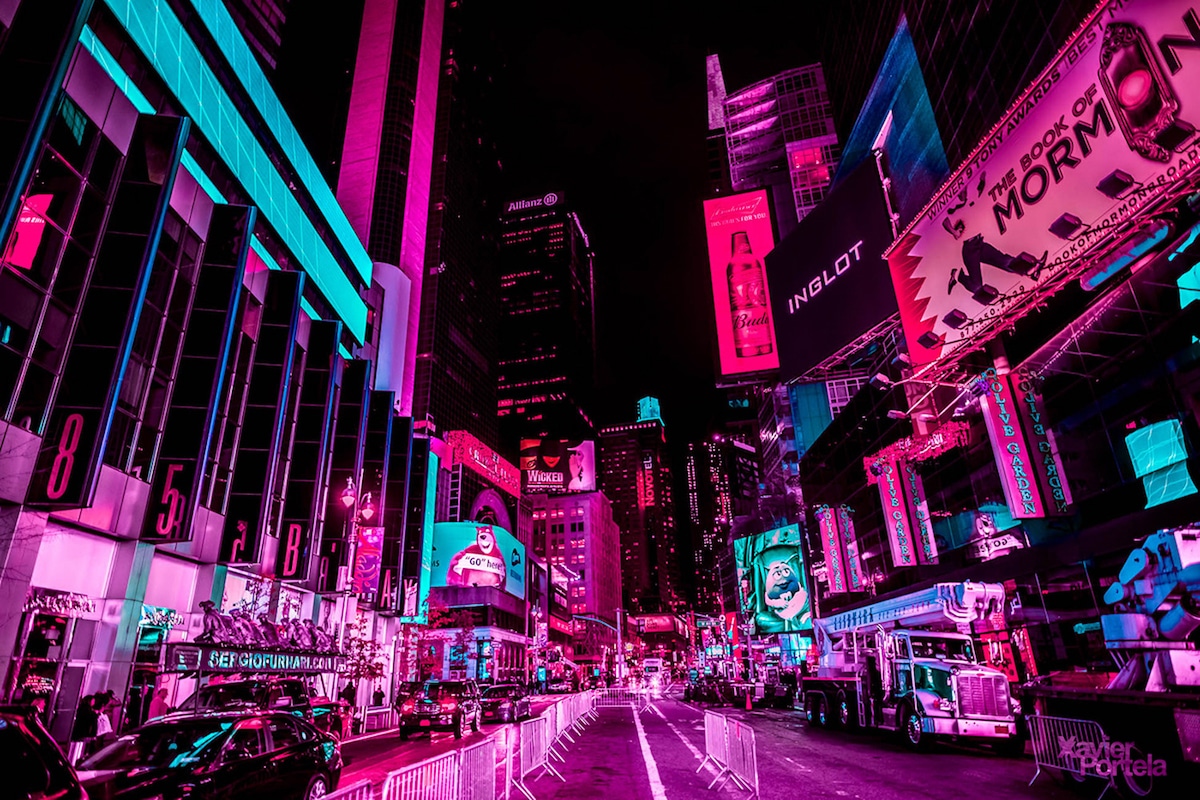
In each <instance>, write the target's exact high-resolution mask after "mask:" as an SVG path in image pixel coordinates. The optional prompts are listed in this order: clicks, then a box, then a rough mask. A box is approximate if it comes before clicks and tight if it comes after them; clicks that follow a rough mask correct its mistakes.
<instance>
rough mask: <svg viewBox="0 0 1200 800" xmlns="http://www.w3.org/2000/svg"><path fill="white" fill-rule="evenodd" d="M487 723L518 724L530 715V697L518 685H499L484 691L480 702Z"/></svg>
mask: <svg viewBox="0 0 1200 800" xmlns="http://www.w3.org/2000/svg"><path fill="white" fill-rule="evenodd" d="M480 704H481V705H482V706H483V720H484V721H485V722H516V721H517V720H520V719H525V717H528V716H529V715H530V708H529V695H527V694H525V690H524V689H523V688H522V687H521V686H520V684H516V683H498V684H496V685H495V686H489V687H487V688H486V689H484V690H483V697H482V698H481V700H480Z"/></svg>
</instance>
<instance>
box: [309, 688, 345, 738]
mask: <svg viewBox="0 0 1200 800" xmlns="http://www.w3.org/2000/svg"><path fill="white" fill-rule="evenodd" d="M310 702H311V703H312V715H313V716H312V724H313V725H315V726H316V728H317V730H319V731H321V732H322V733H328V734H329V735H330V736H332V737H333V738H335V739H337V740H338V741H339V742H340V741H342V740H343V739H345V738H347V737H348V736H350V729H351V723H352V722H353V721H354V709H352V708H351V707H350V704H349V703H347V702H346V701H345V700H340V699H337V698H334V699H332V700H331V699H329V698H328V697H313V698H310Z"/></svg>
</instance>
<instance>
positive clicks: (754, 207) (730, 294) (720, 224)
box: [704, 189, 779, 375]
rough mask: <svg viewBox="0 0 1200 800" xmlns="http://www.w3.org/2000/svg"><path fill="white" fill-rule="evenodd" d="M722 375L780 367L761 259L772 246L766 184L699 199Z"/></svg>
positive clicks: (773, 236) (772, 237)
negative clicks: (706, 240) (706, 234)
mask: <svg viewBox="0 0 1200 800" xmlns="http://www.w3.org/2000/svg"><path fill="white" fill-rule="evenodd" d="M704 225H705V230H706V231H707V233H708V263H709V272H710V274H711V277H712V289H713V310H714V311H715V312H716V319H717V353H718V355H719V357H720V365H721V374H722V375H738V374H741V373H745V372H760V371H762V370H770V369H777V368H778V367H779V353H778V352H777V351H776V348H775V324H774V321H773V320H772V319H771V299H770V294H769V293H768V291H767V272H766V268H765V267H764V266H763V259H764V258H765V257H766V255H767V253H769V252H771V249H772V248H774V247H775V229H774V226H773V225H772V222H771V204H770V202H769V201H768V199H767V193H766V191H765V190H761V189H760V190H758V191H753V192H744V193H742V194H734V195H729V196H728V197H715V198H713V199H712V200H705V201H704Z"/></svg>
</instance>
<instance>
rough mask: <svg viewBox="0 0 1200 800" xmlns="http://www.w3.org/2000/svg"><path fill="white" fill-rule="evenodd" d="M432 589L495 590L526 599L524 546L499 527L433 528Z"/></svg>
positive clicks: (450, 524) (442, 525)
mask: <svg viewBox="0 0 1200 800" xmlns="http://www.w3.org/2000/svg"><path fill="white" fill-rule="evenodd" d="M431 567H432V571H431V579H432V585H433V586H492V587H495V588H497V589H502V590H503V591H505V592H508V593H509V594H511V595H512V596H514V597H517V598H520V599H522V600H524V599H525V546H524V545H523V544H521V543H520V542H518V541H517V540H516V539H515V538H514V537H513V535H512V534H511V533H509V532H508V531H506V530H504V528H501V527H500V526H499V525H484V524H480V523H477V522H439V523H437V524H436V525H434V526H433V562H432V565H431Z"/></svg>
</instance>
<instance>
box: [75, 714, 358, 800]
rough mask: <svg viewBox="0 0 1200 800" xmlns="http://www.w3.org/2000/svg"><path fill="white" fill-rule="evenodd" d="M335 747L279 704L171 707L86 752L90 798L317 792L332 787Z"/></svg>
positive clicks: (83, 770)
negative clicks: (192, 709)
mask: <svg viewBox="0 0 1200 800" xmlns="http://www.w3.org/2000/svg"><path fill="white" fill-rule="evenodd" d="M341 773H342V754H341V749H340V747H339V745H338V743H337V741H335V740H334V739H333V737H331V736H328V735H327V734H324V733H321V732H320V731H318V730H317V729H316V728H315V727H314V726H313V725H312V724H311V723H309V722H306V721H304V720H302V719H299V718H297V717H295V716H293V715H292V714H288V713H285V712H279V711H259V710H257V709H253V710H227V711H211V712H202V713H198V714H197V713H183V714H180V713H173V714H168V715H166V716H163V717H159V718H157V719H156V720H155V721H153V722H150V723H148V724H146V725H143V726H142V727H140V728H137V729H135V730H133V731H131V732H129V733H127V734H124V735H122V736H120V737H118V738H117V740H116V741H115V742H112V743H111V744H109V745H107V746H106V747H104V748H103V749H101V750H100V751H99V752H97V753H96V754H95V755H93V756H91V757H90V758H88V759H86V760H85V761H84V762H83V763H82V764H81V765H80V770H79V778H80V780H81V781H82V782H83V786H84V788H85V789H86V790H87V793H88V794H87V796H88V798H90V800H180V799H181V798H184V797H186V798H188V800H208V798H214V799H215V798H218V797H220V798H227V797H264V798H266V797H270V798H294V800H317V798H320V797H324V796H325V795H326V794H328V793H329V792H330V791H332V790H333V789H334V788H336V787H337V783H338V779H339V778H340V777H341Z"/></svg>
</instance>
